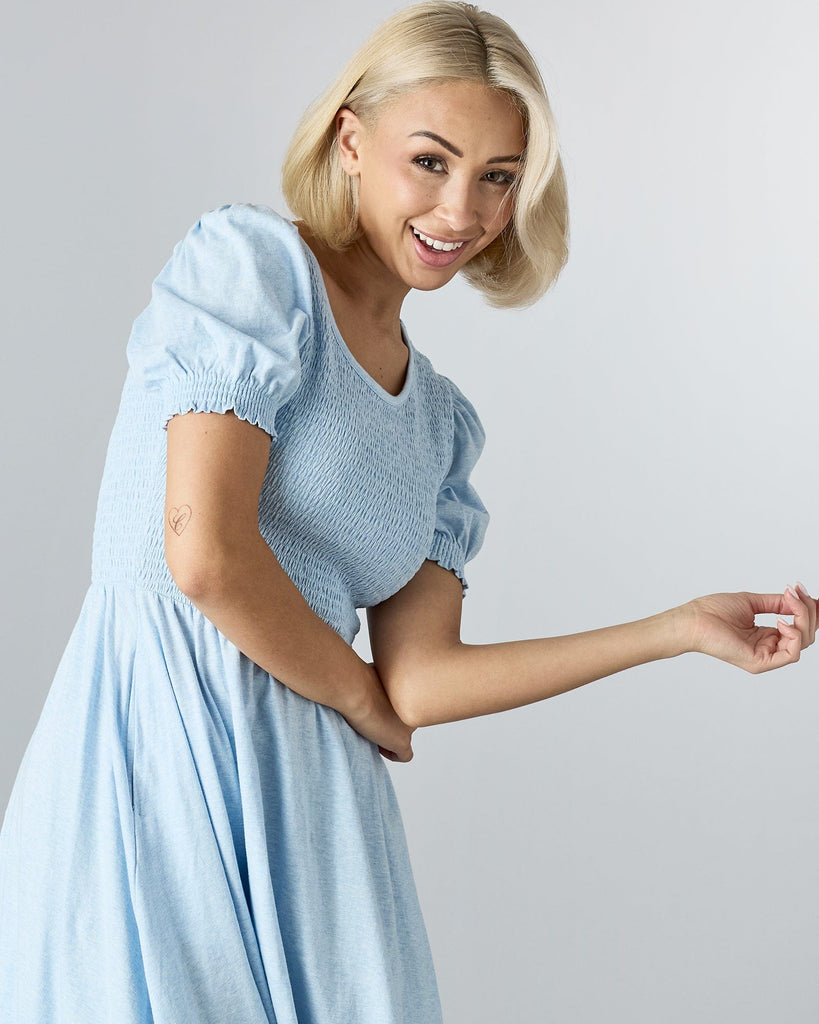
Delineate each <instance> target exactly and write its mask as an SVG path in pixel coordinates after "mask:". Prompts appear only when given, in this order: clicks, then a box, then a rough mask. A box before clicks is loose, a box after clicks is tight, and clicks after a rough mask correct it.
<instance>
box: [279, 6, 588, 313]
mask: <svg viewBox="0 0 819 1024" xmlns="http://www.w3.org/2000/svg"><path fill="white" fill-rule="evenodd" d="M464 79H466V80H471V81H477V82H480V83H482V84H483V85H486V86H488V87H489V88H491V89H498V90H500V91H502V92H504V93H506V94H507V95H508V96H509V97H510V98H511V99H512V101H513V102H514V104H515V107H516V108H517V110H518V111H519V113H520V115H521V120H522V122H523V129H524V134H525V138H526V145H525V150H524V159H523V161H522V162H521V167H520V171H519V173H518V176H517V178H516V181H515V184H514V186H513V190H514V202H515V209H514V214H513V217H512V219H511V220H510V222H509V224H508V225H507V226H506V228H505V229H504V230H503V232H501V234H500V235H499V236H498V238H496V239H495V240H494V241H493V242H492V243H491V244H490V245H488V246H487V247H486V249H484V250H483V251H482V252H480V253H478V254H477V255H476V256H474V257H473V258H472V259H471V260H469V262H468V263H467V264H466V265H465V266H464V268H463V270H462V273H463V275H464V277H465V278H466V280H467V281H469V283H470V284H471V285H473V286H474V287H475V288H477V289H478V290H479V291H481V292H482V293H483V294H484V296H485V298H486V300H487V301H488V302H489V303H490V305H492V306H496V307H499V308H511V307H522V306H528V305H531V303H533V302H535V301H536V300H537V299H539V298H540V297H541V296H542V295H543V294H544V293H545V292H546V291H547V289H548V288H549V287H550V286H551V285H552V284H553V283H554V281H555V280H556V279H557V276H558V274H559V273H560V271H561V270H562V269H563V267H564V266H565V265H566V261H567V260H568V255H569V249H568V240H569V210H568V197H567V192H566V178H565V174H564V170H563V163H562V161H561V158H560V152H559V150H558V142H557V130H556V126H555V121H554V117H553V115H552V110H551V107H550V104H549V98H548V96H547V94H546V89H545V86H544V84H543V80H542V78H541V76H540V72H539V70H538V67H537V65H536V63H535V61H534V58H533V57H532V55H531V54H530V53H529V51H528V50H527V48H526V47H525V46H524V44H523V43H522V42H521V40H520V39H519V38H518V36H517V35H516V33H515V32H514V31H513V30H512V29H511V28H510V27H509V25H507V24H506V22H505V21H503V20H502V19H501V18H498V17H497V16H496V15H494V14H489V13H488V12H486V11H481V10H480V9H479V8H477V7H475V6H474V5H472V4H466V3H457V2H454V0H426V2H424V3H419V4H413V5H412V6H411V7H406V8H404V9H403V10H400V11H398V12H397V13H396V14H394V15H392V17H390V18H388V19H387V20H386V21H385V22H384V23H383V24H382V25H380V26H379V28H377V29H376V31H375V32H374V33H373V34H372V35H371V36H370V37H369V39H368V40H367V41H366V42H365V43H364V45H363V46H362V47H361V49H360V50H359V51H358V53H356V54H355V56H354V57H353V58H352V60H351V61H350V62H349V64H347V66H346V67H345V68H344V70H343V71H342V72H341V74H340V75H339V77H338V78H337V79H336V81H335V82H334V83H333V84H332V85H331V86H330V88H329V89H328V90H327V91H326V92H325V93H323V94H322V95H321V96H320V97H319V98H318V99H317V100H316V101H315V103H313V104H312V105H311V106H310V107H309V108H308V110H307V112H306V113H305V115H304V117H303V118H302V120H301V122H300V123H299V125H298V127H297V129H296V132H295V134H294V136H293V138H292V140H291V142H290V146H289V148H288V150H287V153H286V155H285V160H284V165H283V168H282V191H283V193H284V198H285V200H286V202H287V204H288V206H289V207H290V209H291V211H292V212H293V213H294V214H295V215H296V217H297V218H299V219H301V220H303V221H304V222H305V223H306V224H307V225H308V227H309V228H310V230H311V231H312V232H313V233H314V234H315V235H316V237H317V238H319V239H320V240H321V241H323V242H324V243H325V244H326V245H328V246H329V247H330V248H332V249H335V250H337V251H342V250H344V249H345V248H347V247H348V246H349V245H351V244H352V243H353V242H354V241H355V239H356V238H357V237H358V235H359V228H358V210H357V195H358V189H357V181H355V180H353V179H351V178H350V177H349V176H348V175H347V174H345V172H344V170H343V169H342V166H341V162H340V160H339V156H338V148H337V139H336V129H335V117H336V114H337V113H338V111H339V110H340V109H342V108H345V107H346V108H348V109H350V110H352V111H353V113H355V114H356V115H357V116H358V117H360V118H362V119H363V120H365V121H366V119H367V117H368V116H370V115H371V116H377V113H378V109H379V107H381V105H382V104H385V103H388V102H389V101H390V100H393V99H395V98H396V97H397V96H399V95H401V94H402V93H405V92H407V91H409V90H411V89H413V88H417V87H419V86H426V85H433V84H437V83H441V82H451V81H459V80H464Z"/></svg>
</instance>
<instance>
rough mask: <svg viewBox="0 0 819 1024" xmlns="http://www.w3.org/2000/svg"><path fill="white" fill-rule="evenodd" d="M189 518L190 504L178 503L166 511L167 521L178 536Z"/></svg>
mask: <svg viewBox="0 0 819 1024" xmlns="http://www.w3.org/2000/svg"><path fill="white" fill-rule="evenodd" d="M190 518H191V507H190V505H180V506H179V508H177V507H176V506H174V507H173V508H172V509H171V511H170V512H169V513H168V522H169V523H170V524H171V529H172V530H173V532H174V533H175V534H176V535H177V536H178V535H179V534H180V533H182V531H183V530H184V529H185V527H186V526H187V525H188V523H189V522H190Z"/></svg>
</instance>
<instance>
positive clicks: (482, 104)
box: [0, 2, 817, 1024]
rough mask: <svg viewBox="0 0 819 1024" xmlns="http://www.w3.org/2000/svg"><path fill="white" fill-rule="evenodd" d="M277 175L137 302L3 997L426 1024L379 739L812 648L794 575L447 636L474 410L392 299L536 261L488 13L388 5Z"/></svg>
mask: <svg viewBox="0 0 819 1024" xmlns="http://www.w3.org/2000/svg"><path fill="white" fill-rule="evenodd" d="M284 186H285V195H286V198H287V201H288V203H289V205H290V207H291V210H292V211H293V213H294V214H295V215H296V218H297V219H296V221H295V222H291V221H288V220H285V219H284V218H282V217H280V216H279V215H278V214H276V213H274V211H272V210H270V209H269V208H267V207H264V206H257V205H250V204H243V203H237V204H228V205H224V206H221V207H219V208H218V209H215V210H211V211H209V212H207V213H205V214H203V215H202V217H201V218H199V220H198V221H197V222H196V223H195V224H194V225H193V226H192V227H191V228H190V230H189V231H188V232H187V233H186V235H185V237H184V238H183V239H182V240H180V242H179V243H178V244H177V246H176V247H175V248H174V251H173V253H172V255H171V257H170V259H169V260H168V262H167V263H166V265H165V266H164V267H163V269H162V270H161V272H160V273H159V275H158V276H157V278H156V279H155V281H154V284H153V291H152V297H151V301H150V303H149V305H148V306H147V308H146V309H145V310H144V311H143V312H142V313H141V314H140V316H139V317H138V318H137V320H136V321H135V323H134V326H133V330H132V332H131V337H130V339H129V341H128V349H127V351H128V358H129V363H130V368H129V373H128V377H127V379H126V382H125V387H124V390H123V395H122V402H121V406H120V410H119V413H118V416H117V420H116V423H115V425H114V430H113V433H112V436H111V441H110V445H109V451H108V456H107V460H106V466H105V472H104V476H103V481H102V487H101V491H100V498H99V506H98V514H97V522H96V525H95V535H94V552H93V567H92V570H93V571H92V584H91V587H90V588H89V591H88V593H87V595H86V598H85V601H84V604H83V608H82V610H81V613H80V616H79V619H78V621H77V624H76V626H75V629H74V631H73V633H72V635H71V638H70V640H69V643H68V646H67V648H66V651H65V654H64V656H63V659H62V661H61V663H60V666H59V668H58V671H57V674H56V676H55V679H54V682H53V684H52V687H51V690H50V692H49V696H48V699H47V701H46V705H45V707H44V709H43V713H42V716H41V718H40V721H39V723H38V725H37V728H36V730H35V733H34V735H33V737H32V740H31V743H30V744H29V747H28V749H27V751H26V754H25V757H24V759H23V763H22V764H21V767H20V771H19V774H18V777H17V780H16V783H15V787H14V790H13V792H12V797H11V801H10V803H9V808H8V811H7V814H6V818H5V821H4V825H3V830H2V833H0V1021H4V1022H6V1021H8V1022H11V1021H14V1022H15V1024H33V1022H35V1021H36V1022H38V1024H48V1022H52V1021H60V1022H72V1024H73V1022H80V1021H82V1022H85V1021H96V1020H100V1021H102V1020H116V1021H117V1022H123V1024H130V1022H147V1021H154V1022H157V1024H159V1022H163V1024H164V1022H173V1024H184V1022H196V1024H202V1022H219V1024H225V1022H233V1021H236V1022H239V1021H241V1022H242V1024H256V1022H258V1024H268V1022H272V1021H276V1022H277V1024H297V1022H298V1024H329V1022H341V1021H344V1022H346V1021H355V1022H378V1024H382V1022H383V1024H393V1022H395V1024H397V1022H399V1021H400V1022H403V1024H409V1022H413V1024H416V1022H417V1024H422V1022H423V1024H435V1022H436V1021H440V1019H441V1011H440V1004H439V1000H438V993H437V987H436V983H435V974H434V968H433V964H432V961H431V957H430V951H429V946H428V943H427V937H426V933H425V929H424V923H423V918H422V915H421V911H420V907H419V904H418V900H417V896H416V893H415V888H414V884H413V878H412V871H411V867H410V863H409V859H408V856H407V848H406V842H405V837H404V832H403V828H402V823H401V817H400V812H399V809H398V806H397V804H396V802H395V796H394V792H393V789H392V785H391V781H390V776H389V770H388V769H387V766H386V765H385V763H384V758H392V759H394V760H398V761H404V762H406V761H409V760H410V759H411V757H412V747H411V737H412V733H413V731H414V729H415V728H417V727H418V726H421V725H428V724H432V723H437V722H448V721H454V720H457V719H462V718H467V717H473V716H477V715H484V714H489V713H493V712H496V711H501V710H504V709H507V708H512V707H517V706H520V705H523V704H527V703H531V702H533V701H536V700H542V699H545V698H546V697H549V696H552V695H553V694H556V693H561V692H564V691H566V690H568V689H570V688H572V687H576V686H579V685H582V684H584V683H586V682H589V681H591V680H593V679H598V678H601V677H603V676H606V675H608V674H611V673H613V672H617V671H620V670H622V669H624V668H627V667H629V666H632V665H637V664H640V663H645V662H647V661H650V660H653V659H657V658H666V657H671V656H673V655H675V654H678V653H681V652H683V651H686V650H699V651H703V652H705V653H708V654H711V655H713V656H715V657H718V658H721V659H722V660H725V661H729V662H731V663H733V664H736V665H740V666H741V667H743V668H745V669H747V670H749V671H754V672H758V671H763V670H766V669H770V668H775V667H778V666H780V665H784V664H788V663H790V662H793V661H795V660H796V659H798V657H799V654H800V651H801V650H802V649H803V648H804V647H806V646H808V645H809V644H810V643H812V642H813V639H814V636H815V630H816V611H817V608H816V601H815V600H814V599H813V598H811V597H810V596H809V595H808V594H807V593H806V592H805V591H804V589H800V590H799V591H798V592H796V591H793V590H791V589H788V590H786V591H785V592H784V593H783V594H782V595H755V594H729V595H713V596H710V597H707V598H700V599H698V600H695V601H692V602H690V603H689V604H686V605H683V606H681V607H679V608H675V609H671V610H670V611H667V612H663V613H662V614H659V615H656V616H652V617H651V618H649V619H645V620H642V621H640V622H635V623H628V624H625V625H622V626H615V627H611V628H609V629H602V630H595V631H593V632H590V633H584V634H579V635H576V636H569V637H558V638H543V639H537V640H521V641H510V642H507V643H496V644H489V645H483V646H481V645H463V644H461V642H460V639H459V629H460V615H461V600H462V597H463V595H464V593H465V590H466V580H465V578H464V565H465V562H466V561H467V560H468V559H470V558H471V557H474V555H475V554H476V553H477V551H478V550H479V548H480V546H481V544H482V541H483V538H484V534H485V530H486V525H487V512H486V509H485V508H484V506H483V504H482V502H481V500H480V498H479V497H478V495H477V493H476V492H475V490H474V488H473V487H472V485H471V483H470V473H471V471H472V468H473V466H474V464H475V461H476V459H477V458H478V456H479V454H480V452H481V449H482V446H483V440H484V435H483V429H482V427H481V424H480V420H479V418H478V416H477V413H476V411H475V409H474V407H473V406H472V404H471V403H470V402H469V400H468V398H467V397H466V396H465V395H464V394H463V393H462V392H461V391H460V390H459V389H458V387H457V386H456V385H455V384H454V383H453V382H452V381H450V380H448V379H447V378H446V377H443V376H441V375H440V374H437V373H436V372H435V370H434V368H433V366H432V363H431V362H430V360H429V359H428V358H427V357H426V356H424V355H423V354H422V353H421V352H420V351H419V350H418V349H416V348H415V346H414V344H413V342H412V341H411V340H410V337H409V336H408V334H407V332H406V330H405V329H404V327H403V325H402V323H401V321H400V319H399V314H400V309H401V304H402V301H403V299H404V297H405V296H406V294H407V293H408V292H409V291H410V290H411V289H413V288H416V289H419V290H434V289H437V288H440V287H442V286H443V285H444V284H446V283H447V282H448V281H449V280H451V279H452V277H454V276H455V274H456V273H458V272H459V271H462V272H463V273H464V275H465V276H466V277H467V279H468V280H469V281H470V282H471V283H472V284H474V285H475V286H476V287H477V288H478V289H479V290H480V291H482V292H483V293H484V295H485V296H486V297H487V298H488V300H489V301H490V302H492V303H494V304H496V305H506V306H522V305H525V304H527V303H530V302H532V301H534V300H535V299H536V298H537V297H538V296H540V295H542V294H543V293H544V292H545V291H546V289H547V288H548V287H549V286H550V284H551V283H553V281H554V280H555V279H556V277H557V275H558V273H559V272H560V269H561V268H562V266H563V265H564V264H565V261H566V251H567V250H566V236H567V212H566V195H565V182H564V177H563V172H562V165H561V162H560V158H559V153H558V150H557V143H556V136H555V130H554V124H553V120H552V117H551V113H550V111H549V105H548V100H547V98H546V94H545V91H544V89H543V85H542V83H541V81H540V77H539V75H538V72H537V69H536V68H535V66H534V64H533V62H532V60H531V57H530V56H529V55H528V53H527V52H526V50H525V49H524V47H523V46H522V44H521V43H520V41H519V40H518V39H517V37H516V36H515V35H514V33H512V31H511V30H510V29H509V28H508V26H506V25H505V23H503V22H502V21H500V20H499V19H497V18H494V17H492V16H491V15H488V14H485V13H482V12H479V11H478V10H477V9H475V8H472V7H467V6H463V5H460V4H456V3H448V2H434V3H430V4H422V5H419V6H417V7H412V8H408V9H407V10H405V11H402V12H400V13H399V14H397V15H396V16H395V17H393V18H391V19H389V21H387V22H386V23H385V24H384V25H383V26H382V27H381V28H380V29H379V30H378V31H377V32H376V33H375V34H374V36H373V37H372V38H371V39H370V40H369V41H368V42H367V43H366V44H365V46H364V47H363V48H362V50H361V51H360V52H359V53H358V54H357V55H356V56H355V57H354V58H353V60H352V62H351V63H350V65H349V66H348V67H347V68H346V69H345V71H344V72H343V73H342V75H341V76H340V78H339V80H338V82H337V83H335V85H334V86H332V87H331V89H330V90H329V91H328V92H327V93H326V94H325V96H324V97H322V99H321V100H319V101H318V103H317V104H316V105H315V106H314V107H313V108H312V109H311V111H309V112H308V114H307V115H306V117H305V119H304V121H303V122H302V124H301V125H300V127H299V129H298V131H297V133H296V136H295V139H294V142H293V144H292V146H291V149H290V151H289V153H288V156H287V160H286V164H285V171H284ZM360 607H366V608H367V612H368V623H369V629H370V637H371V642H372V650H373V657H374V662H373V664H366V663H364V662H363V661H362V660H361V659H360V658H359V657H358V655H357V654H356V653H355V652H354V650H353V648H352V646H351V644H352V640H353V638H354V636H355V634H356V632H357V629H358V617H357V614H356V609H357V608H360ZM757 612H776V613H778V614H780V615H788V616H793V619H794V622H793V625H791V624H788V623H787V622H786V621H785V620H783V619H780V622H779V626H778V628H777V629H771V628H756V627H755V626H754V615H755V614H756V613H757Z"/></svg>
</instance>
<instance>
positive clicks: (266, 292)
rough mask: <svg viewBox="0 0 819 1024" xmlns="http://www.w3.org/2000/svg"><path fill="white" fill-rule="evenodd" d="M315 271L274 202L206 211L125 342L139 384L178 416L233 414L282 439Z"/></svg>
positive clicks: (164, 419) (164, 420)
mask: <svg viewBox="0 0 819 1024" xmlns="http://www.w3.org/2000/svg"><path fill="white" fill-rule="evenodd" d="M311 309H312V304H311V300H310V283H309V268H308V266H307V264H306V261H305V259H304V254H303V251H302V250H301V241H300V239H299V238H298V236H297V233H296V229H295V227H294V226H293V225H292V224H291V223H290V222H289V221H286V220H284V218H282V217H280V216H279V215H278V214H277V213H275V211H273V210H271V209H269V208H268V207H262V206H252V205H250V204H244V203H235V204H228V205H225V206H221V207H219V208H218V209H216V210H211V211H209V212H207V213H205V214H203V215H202V216H201V217H200V218H199V220H198V221H197V222H196V223H195V224H194V225H193V227H191V228H190V230H189V231H188V232H187V234H186V235H185V237H184V238H183V239H182V240H181V241H179V242H178V243H177V244H176V246H175V247H174V250H173V253H172V255H171V257H170V259H169V260H168V262H167V263H166V264H165V266H164V267H163V268H162V270H161V271H160V273H159V276H158V277H156V279H155V280H154V282H153V285H152V287H151V300H150V302H149V304H148V306H147V307H146V308H145V309H144V310H143V311H142V313H141V314H140V315H139V316H138V317H137V318H136V320H135V321H134V324H133V328H132V330H131V335H130V338H129V340H128V345H127V350H126V352H127V356H128V363H129V366H130V369H131V373H132V374H133V376H134V378H135V379H136V382H137V384H138V385H139V386H141V387H144V388H146V389H148V390H149V391H152V392H154V393H155V394H157V395H159V397H160V399H161V401H160V404H161V425H162V427H163V428H164V429H167V426H168V421H169V420H170V419H171V417H172V416H174V415H175V414H176V413H185V412H191V411H193V412H227V411H228V410H229V409H233V411H234V412H235V413H236V415H237V416H239V417H240V418H241V419H245V420H248V421H250V422H251V423H254V424H256V425H257V426H260V427H261V428H262V429H263V430H265V431H266V432H267V433H268V434H270V436H271V437H272V438H275V437H276V422H275V421H276V413H277V411H278V410H279V409H280V408H281V406H282V405H283V404H284V403H285V402H287V401H288V399H290V398H291V397H292V396H293V394H294V393H295V391H296V390H297V389H298V387H299V384H300V382H301V345H302V344H303V341H304V338H305V337H306V336H307V335H308V334H309V331H310V315H309V312H310V310H311Z"/></svg>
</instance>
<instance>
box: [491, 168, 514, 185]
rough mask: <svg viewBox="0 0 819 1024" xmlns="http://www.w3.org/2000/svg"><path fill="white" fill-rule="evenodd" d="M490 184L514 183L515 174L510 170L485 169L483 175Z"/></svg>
mask: <svg viewBox="0 0 819 1024" xmlns="http://www.w3.org/2000/svg"><path fill="white" fill-rule="evenodd" d="M484 177H485V178H486V180H487V181H488V182H489V183H490V185H514V183H515V175H514V174H512V172H511V171H500V170H498V171H487V172H486V174H485V175H484Z"/></svg>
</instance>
